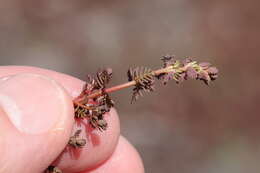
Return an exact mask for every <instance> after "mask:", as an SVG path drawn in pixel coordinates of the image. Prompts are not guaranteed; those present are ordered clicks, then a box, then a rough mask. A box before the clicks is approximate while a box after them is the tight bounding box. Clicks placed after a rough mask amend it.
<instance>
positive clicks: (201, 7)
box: [0, 0, 260, 173]
mask: <svg viewBox="0 0 260 173" xmlns="http://www.w3.org/2000/svg"><path fill="white" fill-rule="evenodd" d="M0 13H1V15H0V64H1V65H30V66H37V67H42V68H47V69H51V70H55V71H59V72H63V73H67V74H70V75H72V76H75V77H78V78H81V79H84V78H85V76H86V74H88V73H94V72H96V70H97V69H99V68H100V67H107V66H108V67H112V68H113V71H114V76H113V82H112V83H113V84H118V83H121V82H124V81H126V80H127V78H126V75H125V76H124V75H123V74H125V73H126V71H127V69H128V68H129V67H131V66H150V67H152V68H158V67H160V66H161V64H162V63H161V62H160V58H161V57H162V56H163V55H165V54H174V55H176V56H177V57H187V56H191V57H196V59H197V60H198V61H209V62H211V63H212V64H214V65H215V66H217V67H218V68H219V70H220V75H219V79H218V80H217V81H216V82H214V83H212V85H211V86H210V87H208V86H206V85H204V84H203V83H202V82H199V81H187V82H185V83H183V84H181V85H177V84H175V83H174V82H170V83H169V84H168V85H167V86H164V87H162V85H158V86H157V92H154V93H150V94H147V95H146V96H145V97H143V98H141V99H139V100H138V101H137V102H136V103H134V104H132V105H131V104H130V99H131V95H130V94H131V89H128V90H125V91H121V92H118V93H115V94H112V97H113V98H114V100H115V101H116V102H117V105H116V108H117V110H118V112H119V114H120V118H121V123H122V126H121V127H122V134H123V135H124V136H126V137H127V138H128V139H129V141H130V142H131V143H132V144H133V145H134V146H135V147H136V148H137V150H138V151H139V152H140V154H141V157H142V158H143V161H144V166H145V169H146V172H147V173H160V172H162V173H163V172H169V173H209V172H210V173H219V172H222V173H244V172H248V173H256V172H259V171H260V165H259V161H260V135H259V131H260V126H259V124H260V116H259V113H260V111H259V103H260V92H259V89H260V80H259V76H258V75H259V74H260V69H259V65H260V59H259V58H260V57H259V50H260V49H259V45H260V37H259V36H260V34H259V30H260V2H259V1H257V0H255V1H244V0H229V1H227V0H210V1H205V0H160V1H159V0H149V1H148V0H124V1H122V0H121V1H120V0H109V1H94V0H74V1H72V0H44V1H40V0H23V1H22V0H1V1H0ZM126 161H127V160H126Z"/></svg>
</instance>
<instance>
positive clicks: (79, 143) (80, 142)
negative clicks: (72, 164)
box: [68, 129, 86, 148]
mask: <svg viewBox="0 0 260 173" xmlns="http://www.w3.org/2000/svg"><path fill="white" fill-rule="evenodd" d="M80 133H81V129H79V130H77V131H76V132H75V133H74V135H73V136H71V137H70V140H69V142H68V144H69V145H70V146H72V147H74V148H80V147H83V146H84V145H86V139H83V138H80V136H79V135H80Z"/></svg>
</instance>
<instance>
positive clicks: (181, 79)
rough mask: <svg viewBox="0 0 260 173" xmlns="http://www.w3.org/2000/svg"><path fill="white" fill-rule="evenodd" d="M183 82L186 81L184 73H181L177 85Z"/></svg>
mask: <svg viewBox="0 0 260 173" xmlns="http://www.w3.org/2000/svg"><path fill="white" fill-rule="evenodd" d="M184 80H187V76H186V74H185V73H181V74H180V75H179V78H178V83H181V82H183V81H184Z"/></svg>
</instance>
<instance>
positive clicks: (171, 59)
mask: <svg viewBox="0 0 260 173" xmlns="http://www.w3.org/2000/svg"><path fill="white" fill-rule="evenodd" d="M161 60H162V61H163V65H164V67H169V66H171V65H173V64H174V63H175V62H176V59H175V58H174V56H171V55H165V56H163V57H162V58H161Z"/></svg>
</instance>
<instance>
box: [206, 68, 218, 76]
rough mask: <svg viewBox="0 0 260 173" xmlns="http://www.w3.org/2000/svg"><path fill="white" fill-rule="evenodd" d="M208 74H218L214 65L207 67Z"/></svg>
mask: <svg viewBox="0 0 260 173" xmlns="http://www.w3.org/2000/svg"><path fill="white" fill-rule="evenodd" d="M207 72H208V73H209V74H218V69H217V68H216V67H210V68H208V69H207Z"/></svg>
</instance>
